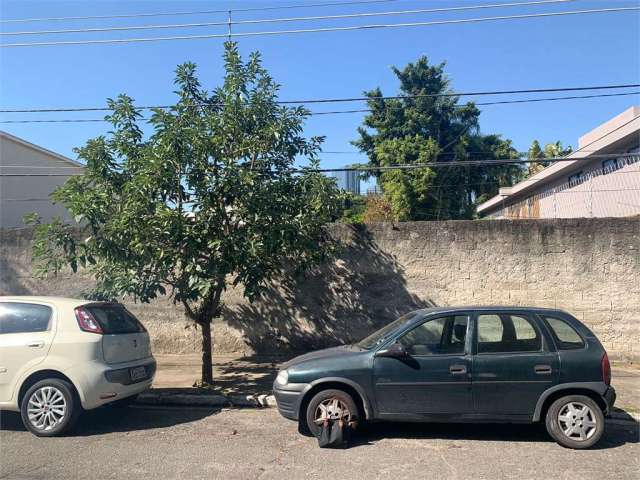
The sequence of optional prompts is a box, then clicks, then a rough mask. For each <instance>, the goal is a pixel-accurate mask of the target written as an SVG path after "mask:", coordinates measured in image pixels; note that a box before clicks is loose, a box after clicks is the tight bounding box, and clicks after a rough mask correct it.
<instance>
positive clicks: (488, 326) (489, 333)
mask: <svg viewBox="0 0 640 480" xmlns="http://www.w3.org/2000/svg"><path fill="white" fill-rule="evenodd" d="M480 317H482V322H478V338H479V340H480V341H481V342H500V341H502V334H503V332H504V328H503V327H502V320H500V317H499V316H498V315H480Z"/></svg>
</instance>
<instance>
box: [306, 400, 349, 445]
mask: <svg viewBox="0 0 640 480" xmlns="http://www.w3.org/2000/svg"><path fill="white" fill-rule="evenodd" d="M334 401H335V402H337V405H338V410H337V411H336V410H335V409H334V408H333V406H331V407H329V408H332V409H333V410H331V411H330V413H331V415H332V417H331V418H333V419H336V418H339V416H340V414H341V412H343V411H344V409H343V408H341V407H340V406H342V407H346V409H347V410H348V420H349V422H356V421H357V420H358V418H359V412H358V406H357V405H356V402H355V401H354V400H353V398H352V397H351V395H349V394H348V393H347V392H345V391H343V390H336V389H329V390H322V391H320V392H318V393H316V394H315V395H314V396H313V398H312V399H311V401H310V402H309V404H308V405H307V411H306V415H305V420H306V422H305V425H303V426H301V427H306V428H305V429H300V430H301V431H305V430H306V431H308V432H309V433H310V434H312V435H314V436H316V437H317V436H318V435H320V430H321V426H320V425H319V424H318V423H316V421H315V420H316V417H317V412H318V410H319V409H320V410H322V409H321V408H320V405H321V404H324V405H327V404H331V402H334Z"/></svg>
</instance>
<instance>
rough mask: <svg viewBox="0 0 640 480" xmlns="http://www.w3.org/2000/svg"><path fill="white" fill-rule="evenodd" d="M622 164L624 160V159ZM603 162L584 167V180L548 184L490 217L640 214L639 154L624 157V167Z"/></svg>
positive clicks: (594, 162)
mask: <svg viewBox="0 0 640 480" xmlns="http://www.w3.org/2000/svg"><path fill="white" fill-rule="evenodd" d="M621 161H622V160H621ZM602 164H603V161H602V160H601V159H599V160H595V161H593V162H590V163H589V164H586V165H584V167H583V168H582V169H581V171H582V172H583V175H584V178H585V180H584V181H582V182H580V183H576V182H569V181H568V177H567V176H563V177H562V178H558V179H556V180H555V181H551V182H548V183H545V184H543V185H541V186H540V188H538V189H536V190H535V191H533V192H531V193H530V194H529V195H530V196H528V197H527V198H525V199H524V200H520V201H517V202H514V201H513V200H511V199H510V201H509V202H505V204H506V206H505V207H504V208H501V209H499V210H497V211H495V212H494V213H492V214H491V215H489V217H490V218H511V219H514V218H590V217H630V216H633V215H640V155H638V156H633V157H625V159H624V165H623V166H622V167H621V168H616V169H610V168H608V169H606V170H604V169H603V167H602Z"/></svg>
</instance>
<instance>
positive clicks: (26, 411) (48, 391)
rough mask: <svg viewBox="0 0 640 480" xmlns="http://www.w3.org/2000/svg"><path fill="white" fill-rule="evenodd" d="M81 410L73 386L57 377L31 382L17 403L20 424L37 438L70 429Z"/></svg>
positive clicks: (51, 435)
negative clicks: (20, 400) (18, 405)
mask: <svg viewBox="0 0 640 480" xmlns="http://www.w3.org/2000/svg"><path fill="white" fill-rule="evenodd" d="M81 410H82V407H81V406H80V403H79V402H78V400H77V396H76V394H75V390H74V388H73V386H72V385H71V384H70V383H69V382H67V381H65V380H61V379H59V378H48V379H45V380H40V381H39V382H36V383H34V384H33V385H32V386H31V387H30V388H29V389H28V390H27V392H26V393H25V395H24V397H23V398H22V402H21V404H20V414H21V416H22V423H24V426H25V427H26V428H27V429H28V430H29V431H30V432H31V433H33V434H35V435H37V436H39V437H53V436H55V435H60V434H61V433H63V432H65V431H66V430H68V429H69V428H71V427H72V426H73V424H74V423H75V421H76V420H77V418H78V415H79V414H80V411H81Z"/></svg>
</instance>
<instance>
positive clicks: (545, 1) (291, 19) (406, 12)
mask: <svg viewBox="0 0 640 480" xmlns="http://www.w3.org/2000/svg"><path fill="white" fill-rule="evenodd" d="M572 1H575V0H541V1H531V2H515V3H514V2H512V3H494V4H488V5H468V6H464V7H447V8H421V9H414V10H396V11H391V12H363V13H348V14H341V15H316V16H312V17H289V18H260V19H253V20H236V21H232V20H227V21H218V22H198V23H174V24H163V25H128V26H109V27H96V28H74V29H64V30H31V31H20V32H0V35H13V36H15V35H49V34H66V33H96V32H113V31H130V30H159V29H177V28H180V29H182V28H196V27H216V26H218V27H219V26H230V25H255V24H265V23H285V22H303V21H315V20H341V19H352V18H369V17H381V16H398V15H415V14H420V13H438V12H452V11H466V10H480V9H488V8H503V7H519V6H538V5H546V4H549V3H566V2H572Z"/></svg>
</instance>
